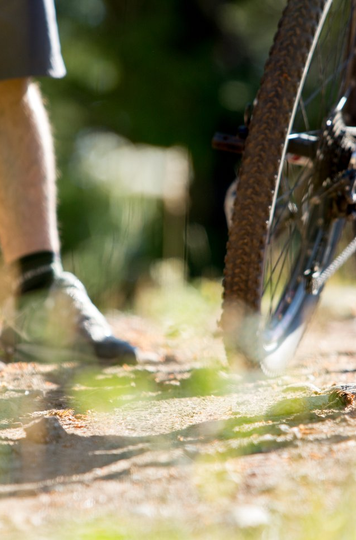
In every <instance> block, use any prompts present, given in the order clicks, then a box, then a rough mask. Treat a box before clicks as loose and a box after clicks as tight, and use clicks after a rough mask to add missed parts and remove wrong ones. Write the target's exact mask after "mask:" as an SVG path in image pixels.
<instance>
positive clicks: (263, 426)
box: [0, 290, 356, 540]
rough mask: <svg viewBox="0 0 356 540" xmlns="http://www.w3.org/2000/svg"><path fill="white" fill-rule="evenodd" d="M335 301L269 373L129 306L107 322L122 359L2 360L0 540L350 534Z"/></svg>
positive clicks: (346, 355) (341, 334)
mask: <svg viewBox="0 0 356 540" xmlns="http://www.w3.org/2000/svg"><path fill="white" fill-rule="evenodd" d="M333 294H334V293H333ZM342 294H344V296H345V297H346V300H345V302H344V301H343V302H341V301H339V300H340V298H341V296H342ZM352 294H354V293H352ZM336 299H337V300H338V303H337V308H338V310H339V311H338V310H337V311H336V314H335V316H334V320H330V316H329V315H330V314H329V312H328V313H327V316H325V310H326V311H328V309H329V305H330V303H332V302H334V301H335V297H334V296H333V295H329V296H328V297H327V298H326V300H325V304H324V306H323V309H322V311H321V313H320V314H319V319H318V321H317V322H316V323H315V324H314V326H313V328H312V329H311V330H310V332H309V333H308V335H307V336H306V338H305V339H304V342H303V345H302V347H301V349H300V351H299V353H298V356H297V358H296V360H295V362H294V364H293V366H291V368H290V370H289V371H288V373H286V374H284V375H283V376H281V377H279V378H276V379H269V380H268V379H265V378H264V377H262V376H261V377H258V378H256V377H255V378H253V379H252V378H249V379H246V378H245V379H241V377H239V376H238V375H230V374H229V373H228V372H227V371H226V370H225V367H224V361H225V360H224V353H223V350H222V346H221V343H220V341H219V339H218V338H216V337H214V336H213V335H212V333H211V332H210V333H208V332H207V333H206V334H204V335H202V334H200V335H198V336H195V335H192V334H190V335H189V332H188V333H187V335H186V336H185V337H184V331H180V333H179V335H176V336H175V335H170V336H168V337H167V332H165V334H164V335H163V333H162V332H161V329H160V328H159V327H158V326H156V325H154V324H153V323H152V324H151V323H149V322H148V321H147V320H144V319H139V318H136V317H126V318H124V317H119V318H117V317H116V318H114V323H115V326H116V329H117V331H118V332H119V333H120V334H121V335H122V334H124V335H126V336H127V337H129V338H131V339H132V341H134V342H136V343H139V344H140V346H141V347H142V348H143V350H144V352H145V357H144V358H143V359H142V361H141V362H140V364H139V366H137V367H129V366H124V367H119V368H118V367H111V368H106V369H93V368H91V369H89V368H84V367H83V366H81V367H79V366H75V365H65V366H55V365H51V364H41V365H40V364H21V363H17V364H12V365H9V366H7V367H6V368H5V369H4V370H3V371H1V372H0V538H6V539H7V538H9V539H12V538H23V535H24V533H25V534H26V536H27V537H28V538H31V537H32V535H33V537H36V538H40V539H42V538H43V539H46V540H50V539H52V538H53V539H57V538H58V539H61V540H62V539H64V538H68V539H69V538H73V539H74V538H75V539H81V538H83V539H84V538H85V539H86V540H94V539H98V540H99V539H100V540H102V539H104V540H108V539H109V540H110V539H114V538H115V539H116V538H139V537H144V538H174V539H175V538H177V539H178V538H179V539H180V538H192V539H193V538H212V539H213V538H224V539H226V538H228V539H229V538H264V539H271V540H272V539H279V538H281V539H284V538H288V539H293V538H297V539H303V540H304V539H308V538H313V539H314V538H316V539H318V538H319V537H320V538H322V537H323V539H324V540H325V538H326V539H329V538H330V539H331V538H340V534H341V536H342V535H343V536H342V538H350V539H351V538H355V537H356V533H355V532H354V531H355V517H353V515H354V503H355V501H356V490H355V487H354V483H355V482H354V475H355V473H356V468H355V465H356V457H355V456H356V404H355V403H354V400H353V395H352V393H347V392H346V393H345V392H344V391H343V389H342V385H352V384H354V383H356V339H355V335H356V323H355V321H354V319H353V318H350V317H349V315H351V314H352V313H351V311H350V295H349V293H347V292H346V293H345V291H344V290H343V292H342V293H341V292H339V293H337V295H336ZM341 304H342V306H345V305H346V306H349V307H347V308H345V309H346V311H345V309H341V308H340V306H341ZM355 305H356V304H355ZM209 324H210V323H209ZM182 334H183V336H182ZM152 351H156V352H157V351H158V353H159V355H158V357H154V355H150V354H149V353H150V352H152ZM333 385H336V387H335V386H333Z"/></svg>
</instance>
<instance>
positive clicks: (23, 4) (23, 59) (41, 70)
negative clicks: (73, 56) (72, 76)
mask: <svg viewBox="0 0 356 540" xmlns="http://www.w3.org/2000/svg"><path fill="white" fill-rule="evenodd" d="M73 1H75V0H73ZM65 72H66V70H65V66H64V63H63V59H62V55H61V49H60V43H59V37H58V29H57V20H56V13H55V7H54V0H0V79H13V78H22V77H40V76H49V77H56V78H59V77H63V76H64V75H65Z"/></svg>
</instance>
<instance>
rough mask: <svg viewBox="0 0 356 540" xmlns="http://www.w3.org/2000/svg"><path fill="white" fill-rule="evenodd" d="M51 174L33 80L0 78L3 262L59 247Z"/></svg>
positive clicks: (47, 133)
mask: <svg viewBox="0 0 356 540" xmlns="http://www.w3.org/2000/svg"><path fill="white" fill-rule="evenodd" d="M55 176H56V172H55V159H54V151H53V142H52V136H51V130H50V126H49V121H48V118H47V113H46V110H45V108H44V106H43V103H42V99H41V95H40V91H39V89H38V87H37V85H36V84H34V83H33V82H31V81H30V80H29V79H13V80H7V81H0V243H1V246H2V251H3V256H4V259H5V262H6V263H12V262H14V261H15V260H17V259H19V258H20V257H23V256H24V255H28V254H31V253H35V252H38V251H52V252H54V253H58V252H59V239H58V232H57V219H56V188H55Z"/></svg>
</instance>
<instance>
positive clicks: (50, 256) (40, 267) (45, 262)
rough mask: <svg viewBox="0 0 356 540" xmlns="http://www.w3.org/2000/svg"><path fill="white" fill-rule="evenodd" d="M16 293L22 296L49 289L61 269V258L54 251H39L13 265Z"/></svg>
mask: <svg viewBox="0 0 356 540" xmlns="http://www.w3.org/2000/svg"><path fill="white" fill-rule="evenodd" d="M11 266H12V269H13V273H14V275H15V278H14V292H15V294H16V295H22V294H25V293H28V292H30V291H35V290H38V289H48V288H49V287H50V286H51V285H52V283H53V280H54V278H55V276H56V275H57V274H58V272H59V271H60V269H61V262H60V258H59V256H58V255H57V254H56V253H53V252H52V251H38V252H36V253H31V254H30V255H26V256H25V257H21V258H20V259H18V260H17V261H15V262H14V263H13V264H12V265H11Z"/></svg>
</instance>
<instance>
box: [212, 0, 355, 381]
mask: <svg viewBox="0 0 356 540" xmlns="http://www.w3.org/2000/svg"><path fill="white" fill-rule="evenodd" d="M353 8H354V2H353V1H352V0H334V1H331V0H328V1H324V2H316V1H313V0H309V1H308V2H303V1H299V2H296V1H294V0H291V1H290V2H289V3H288V6H287V8H286V10H285V12H284V15H283V17H282V20H281V23H280V28H279V33H278V34H277V36H276V40H275V44H274V47H273V48H272V51H271V55H270V59H269V61H268V63H267V66H266V71H265V75H264V78H263V80H262V84H261V90H260V93H259V96H258V99H257V105H256V107H255V110H254V114H253V119H252V125H251V130H250V134H249V137H248V141H247V144H246V152H245V156H244V160H243V165H242V170H241V176H240V182H239V189H238V193H237V198H236V205H235V211H234V217H233V225H232V228H231V229H232V231H231V232H230V238H229V244H228V250H227V257H226V269H225V295H224V305H223V308H224V311H223V317H222V323H223V327H224V329H225V330H226V329H227V333H226V334H225V335H227V345H228V347H229V348H230V349H231V343H233V347H234V348H236V347H237V348H238V349H240V350H243V352H244V354H245V355H247V356H248V357H249V358H250V359H251V358H252V359H253V360H256V359H257V360H258V361H259V362H261V364H262V366H263V368H264V369H265V371H267V372H269V373H273V372H276V371H280V370H281V369H282V368H283V367H284V366H285V364H286V362H287V361H288V359H289V358H290V356H291V355H292V354H293V352H294V350H295V348H296V346H297V344H298V342H299V340H300V338H301V335H302V334H303V331H304V328H305V326H306V324H307V322H308V320H309V318H310V315H311V313H312V312H313V310H314V309H315V306H316V304H317V299H318V295H315V294H311V293H310V291H308V288H307V286H306V279H307V278H306V276H305V272H306V271H308V270H309V271H310V269H313V270H316V269H319V270H320V271H322V270H323V268H325V267H326V266H327V265H328V264H329V263H330V261H331V259H332V257H333V255H334V253H335V249H336V246H337V243H338V241H339V239H340V235H341V231H342V228H343V226H344V220H343V219H339V220H335V219H331V218H330V214H331V209H330V208H329V206H328V205H329V203H328V202H327V201H323V202H322V204H319V205H317V206H315V205H314V204H312V200H313V196H315V192H316V191H317V189H318V188H319V187H320V186H321V185H322V184H323V182H324V181H325V180H326V178H328V177H330V176H335V175H337V174H338V172H340V171H341V170H343V167H344V163H343V159H341V158H340V156H341V154H342V150H340V148H339V147H338V142H339V140H338V133H337V126H336V125H334V116H333V115H334V112H335V109H336V107H337V105H338V104H339V105H340V104H343V105H344V106H345V103H346V104H347V97H348V94H350V88H351V82H352V74H353V69H350V65H351V64H353V53H352V52H350V41H351V42H353V39H354V38H353V37H351V39H350V36H352V35H353V22H352V21H353ZM306 17H308V20H309V21H311V24H310V23H309V26H308V23H306ZM301 29H302V30H301ZM303 32H304V33H305V42H306V43H307V44H308V46H307V50H305V51H303V53H302V54H299V55H298V53H297V52H296V50H295V49H296V42H295V40H296V36H298V35H299V36H301V40H302V39H303ZM352 48H353V47H352ZM286 52H287V54H288V52H289V54H291V56H292V58H289V59H288V58H287V59H286ZM295 53H296V54H297V58H296V60H295V59H294V57H293V55H294V54H295ZM294 60H295V61H294ZM296 63H297V68H298V69H296ZM297 77H298V80H296V79H297ZM276 95H278V99H277V98H276ZM342 98H345V99H344V101H343V103H342ZM271 102H272V106H271ZM340 107H341V105H340ZM266 111H267V114H268V118H267V119H266V118H265V115H266ZM340 114H341V113H340ZM327 123H328V125H327ZM335 124H336V123H335ZM328 129H329V131H330V133H328V131H327V130H328ZM275 131H277V136H276V135H275V133H274V132H275ZM261 132H262V134H263V136H264V141H263V145H261ZM281 132H282V133H281ZM301 133H303V134H306V135H310V136H313V134H314V135H315V134H318V135H317V136H318V137H319V143H318V144H319V147H318V152H317V153H316V155H313V156H311V157H308V156H303V160H300V159H299V160H298V159H296V160H295V161H293V160H294V157H295V156H293V155H290V154H289V153H288V150H289V147H290V144H289V141H290V140H291V137H293V136H294V135H295V134H299V135H300V134H301ZM330 141H331V143H330ZM276 146H277V147H279V148H278V151H277V152H276ZM266 148H270V150H271V152H270V153H266ZM346 154H347V149H346V150H345V151H344V153H343V154H342V156H341V157H342V158H344V156H345V155H346ZM339 158H340V159H339ZM253 160H255V161H258V162H259V163H258V167H257V170H256V165H255V164H254V163H253ZM344 161H345V159H344ZM253 171H255V174H254V173H253ZM252 182H253V186H251V184H252ZM253 190H254V193H253V194H252V191H253ZM258 190H261V191H260V192H259V191H258ZM243 197H245V198H246V197H247V198H248V197H252V202H251V200H250V201H249V200H248V199H246V200H245V202H246V203H247V207H248V208H249V213H250V215H252V216H253V215H255V216H256V210H257V209H258V212H259V213H261V215H260V216H259V217H256V219H255V222H254V223H253V222H252V221H253V220H251V217H250V216H247V215H246V209H242V206H243V205H242V200H243ZM263 220H265V221H264V223H263ZM247 230H248V236H247V235H246V231H247ZM319 292H320V291H319ZM257 314H258V316H257ZM256 335H257V337H258V339H257V340H256ZM252 340H253V343H251V341H252Z"/></svg>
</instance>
